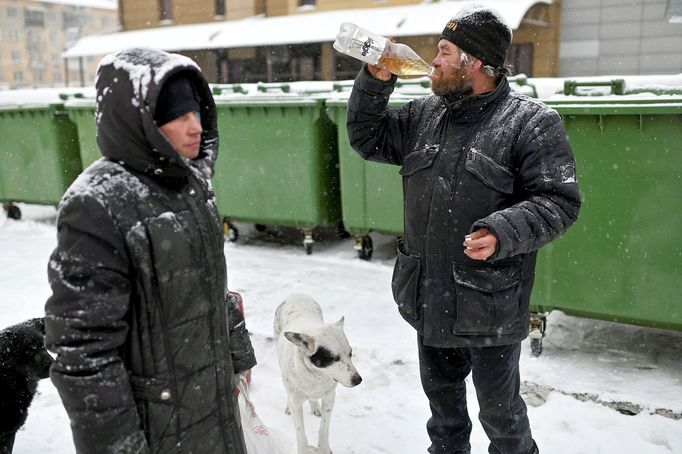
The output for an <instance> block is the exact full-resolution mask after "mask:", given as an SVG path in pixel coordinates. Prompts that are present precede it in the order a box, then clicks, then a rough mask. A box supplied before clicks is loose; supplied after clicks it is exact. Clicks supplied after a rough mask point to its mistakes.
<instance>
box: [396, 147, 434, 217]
mask: <svg viewBox="0 0 682 454" xmlns="http://www.w3.org/2000/svg"><path fill="white" fill-rule="evenodd" d="M439 149H440V146H439V145H429V146H426V147H425V148H422V149H419V150H416V151H413V152H412V153H410V154H408V155H407V156H405V159H404V161H403V166H402V167H401V168H400V175H402V176H403V195H404V199H405V210H406V211H407V212H409V213H411V216H414V217H417V218H422V217H424V216H427V213H428V209H429V205H430V200H431V195H432V193H433V186H434V168H435V166H434V163H435V162H436V158H437V157H438V152H439ZM424 219H425V218H424Z"/></svg>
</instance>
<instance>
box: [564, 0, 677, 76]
mask: <svg viewBox="0 0 682 454" xmlns="http://www.w3.org/2000/svg"><path fill="white" fill-rule="evenodd" d="M675 5H678V6H677V8H679V11H680V13H681V14H682V1H680V0H637V1H633V0H563V4H562V12H561V16H562V27H561V48H560V54H561V58H560V64H561V71H560V75H561V76H593V75H602V74H614V75H633V74H641V75H647V74H679V73H682V21H679V20H676V19H675V16H674V14H676V13H675V11H678V9H675V8H674V6H675Z"/></svg>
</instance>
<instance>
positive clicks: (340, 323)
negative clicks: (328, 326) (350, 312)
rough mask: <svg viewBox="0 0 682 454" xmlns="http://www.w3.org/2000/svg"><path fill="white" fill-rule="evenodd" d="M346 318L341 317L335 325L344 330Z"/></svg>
mask: <svg viewBox="0 0 682 454" xmlns="http://www.w3.org/2000/svg"><path fill="white" fill-rule="evenodd" d="M344 319H345V317H341V318H340V319H339V321H338V322H336V323H334V325H336V326H338V327H339V328H343V321H344Z"/></svg>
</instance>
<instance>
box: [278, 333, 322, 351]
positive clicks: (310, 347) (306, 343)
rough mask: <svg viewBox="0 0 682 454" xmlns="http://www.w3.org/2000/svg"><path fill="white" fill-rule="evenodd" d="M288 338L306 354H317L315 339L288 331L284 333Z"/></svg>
mask: <svg viewBox="0 0 682 454" xmlns="http://www.w3.org/2000/svg"><path fill="white" fill-rule="evenodd" d="M284 337H286V338H287V339H288V340H289V341H290V342H291V343H292V344H294V345H295V346H297V347H298V348H300V349H301V350H303V351H304V352H306V353H308V354H309V355H312V354H313V353H315V339H313V338H312V337H310V336H308V335H307V334H303V333H292V332H291V331H286V332H285V333H284Z"/></svg>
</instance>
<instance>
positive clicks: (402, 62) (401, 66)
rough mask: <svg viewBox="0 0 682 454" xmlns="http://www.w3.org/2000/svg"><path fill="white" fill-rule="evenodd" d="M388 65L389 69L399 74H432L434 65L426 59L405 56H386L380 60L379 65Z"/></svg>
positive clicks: (414, 75)
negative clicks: (413, 58) (430, 64)
mask: <svg viewBox="0 0 682 454" xmlns="http://www.w3.org/2000/svg"><path fill="white" fill-rule="evenodd" d="M382 64H383V65H386V67H387V68H388V70H389V71H391V72H392V73H393V74H395V75H397V76H408V77H409V76H412V77H418V76H431V75H432V74H433V67H431V66H429V65H428V64H427V63H426V62H424V60H421V59H420V60H412V59H408V58H405V57H391V56H384V57H381V60H379V65H382Z"/></svg>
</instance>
